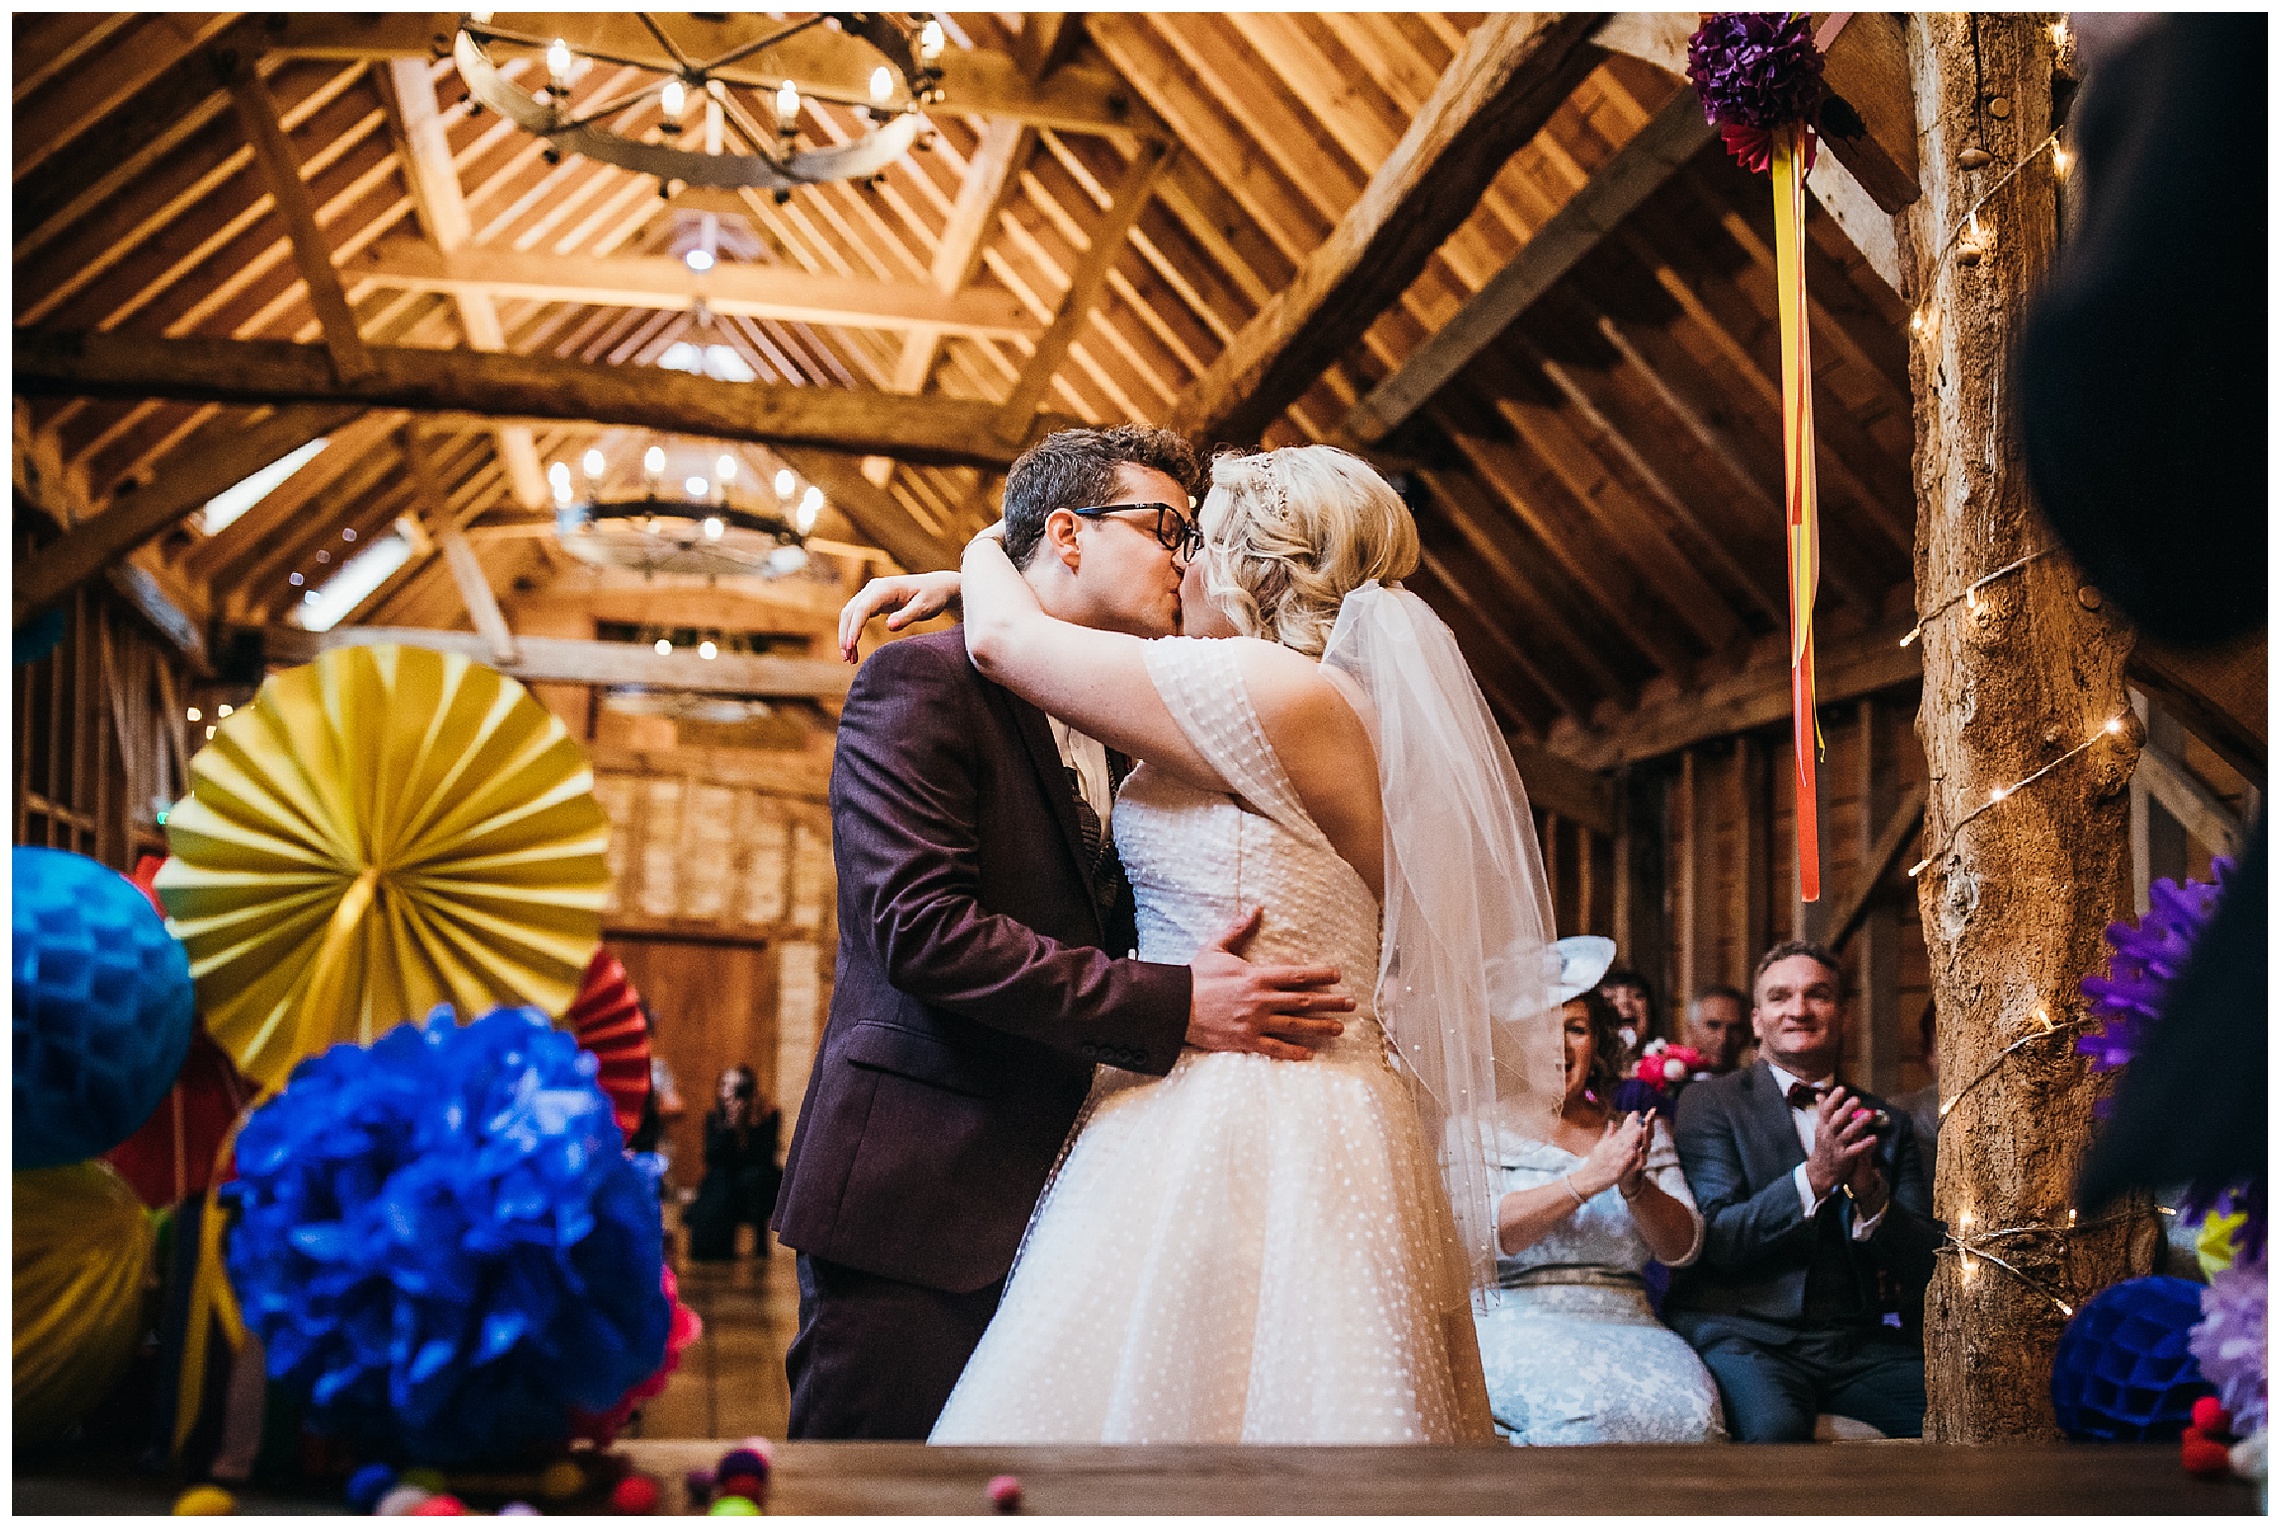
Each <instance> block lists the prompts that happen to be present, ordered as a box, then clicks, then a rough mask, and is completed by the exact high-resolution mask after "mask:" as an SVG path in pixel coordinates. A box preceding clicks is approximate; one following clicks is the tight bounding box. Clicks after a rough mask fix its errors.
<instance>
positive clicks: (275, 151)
mask: <svg viewBox="0 0 2280 1528" xmlns="http://www.w3.org/2000/svg"><path fill="white" fill-rule="evenodd" d="M228 84H229V89H230V98H231V101H232V102H233V103H234V104H235V105H236V107H237V113H238V121H239V122H240V123H241V124H242V125H243V126H244V128H245V134H246V140H247V142H249V143H250V144H251V145H252V147H253V157H254V158H255V159H256V160H258V161H259V162H260V164H261V169H262V173H263V174H264V175H265V176H266V177H267V178H268V181H269V191H270V195H271V197H272V198H273V199H274V201H275V203H276V207H277V214H278V216H279V217H281V218H283V219H284V220H285V232H286V236H287V237H288V238H289V239H290V240H291V241H292V245H293V259H294V262H295V263H296V264H297V265H298V266H299V267H300V271H301V279H302V281H303V282H304V283H306V284H307V286H308V289H309V306H310V307H311V308H314V309H315V310H316V314H317V323H318V324H319V325H320V326H321V327H322V329H323V331H324V340H325V350H326V352H327V353H328V354H329V355H330V356H331V357H332V368H333V374H334V375H335V376H337V377H338V378H340V379H341V380H342V381H343V382H348V381H353V380H355V379H357V378H360V377H364V376H368V375H370V374H371V371H372V352H371V350H370V348H369V347H367V346H366V345H365V343H364V336H363V335H362V334H361V333H359V332H358V330H357V326H356V312H355V310H354V309H352V308H350V307H349V305H348V294H347V293H346V292H345V291H344V290H342V288H341V284H340V273H339V272H337V271H335V270H334V269H333V263H332V246H331V245H330V244H328V243H326V242H325V235H324V229H323V228H322V227H321V226H320V225H319V223H318V222H317V204H316V202H315V201H314V200H313V199H311V197H310V195H309V183H308V182H307V181H306V180H304V179H302V177H301V161H300V159H299V158H298V157H297V156H296V155H295V154H294V153H293V146H292V145H291V144H290V143H288V142H286V141H285V129H284V127H283V126H282V125H281V124H280V123H279V122H278V118H277V102H276V101H275V100H274V99H272V98H271V96H270V94H269V87H268V86H267V85H265V84H263V83H262V80H261V76H260V74H259V73H258V72H257V71H256V70H255V69H254V68H253V67H252V65H250V64H248V63H245V62H243V61H242V60H241V61H240V62H239V64H238V66H237V67H236V68H235V69H234V70H232V71H231V73H230V75H229V79H228Z"/></svg>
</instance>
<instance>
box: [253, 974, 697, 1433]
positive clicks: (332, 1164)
mask: <svg viewBox="0 0 2280 1528" xmlns="http://www.w3.org/2000/svg"><path fill="white" fill-rule="evenodd" d="M595 1068H596V1063H595V1061H594V1058H593V1057H592V1056H590V1055H587V1054H585V1053H584V1052H582V1051H580V1050H579V1049H578V1045H577V1042H576V1040H574V1039H573V1038H572V1037H571V1036H569V1035H568V1034H563V1033H558V1032H556V1031H555V1030H553V1029H552V1028H550V1027H549V1026H548V1024H547V1021H546V1017H545V1015H544V1014H543V1013H542V1012H540V1011H539V1010H537V1009H532V1008H519V1009H498V1010H495V1011H493V1012H491V1013H489V1014H487V1015H485V1016H484V1017H483V1018H481V1019H478V1020H476V1021H475V1022H474V1023H472V1024H469V1025H467V1026H465V1027H464V1028H462V1027H461V1026H460V1025H459V1024H458V1023H457V1022H456V1020H455V1017H454V1015H453V1014H452V1012H451V1010H450V1009H449V1008H448V1007H439V1008H437V1009H436V1011H435V1012H433V1013H431V1014H430V1015H429V1016H428V1019H427V1022H426V1023H425V1025H424V1026H423V1025H412V1024H406V1025H402V1026H399V1027H397V1028H395V1029H393V1030H390V1031H388V1032H387V1033H385V1034H383V1035H382V1036H380V1038H379V1039H378V1040H377V1041H375V1042H374V1043H373V1044H372V1046H371V1047H370V1048H369V1049H359V1048H358V1047H356V1046H353V1045H336V1046H333V1047H332V1048H331V1049H329V1050H327V1051H325V1052H323V1053H322V1054H321V1055H318V1056H316V1057H313V1058H311V1059H309V1060H307V1061H304V1062H303V1063H302V1064H301V1065H300V1066H298V1067H297V1068H295V1070H294V1073H293V1077H292V1080H291V1082H290V1084H289V1085H288V1086H287V1087H286V1089H285V1091H284V1092H283V1093H282V1094H280V1095H279V1096H278V1097H277V1098H276V1099H274V1100H272V1101H271V1102H269V1103H268V1104H265V1105H263V1106H262V1107H261V1108H260V1109H258V1110H256V1111H255V1112H254V1114H253V1115H252V1117H251V1118H250V1119H249V1120H248V1121H247V1122H246V1125H245V1127H244V1129H243V1131H242V1132H241V1133H240V1134H239V1137H238V1142H237V1165H238V1173H239V1177H238V1180H237V1182H236V1183H235V1184H233V1185H231V1186H230V1187H229V1188H227V1189H226V1190H224V1192H225V1193H228V1194H229V1195H231V1196H232V1197H233V1199H234V1200H235V1202H236V1203H237V1205H238V1206H239V1208H240V1209H241V1211H242V1216H241V1219H240V1222H239V1224H238V1226H237V1228H236V1230H235V1232H234V1233H233V1234H232V1236H231V1238H230V1242H229V1253H228V1264H229V1274H230V1282H231V1284H232V1286H233V1287H234V1288H235V1289H236V1291H237V1294H238V1298H239V1300H240V1302H241V1304H242V1308H243V1311H244V1315H245V1320H246V1324H247V1325H248V1326H249V1327H251V1328H252V1330H253V1331H254V1332H255V1333H256V1334H257V1335H258V1336H260V1338H261V1339H262V1342H263V1344H264V1346H265V1349H266V1351H267V1354H268V1367H269V1374H270V1378H271V1379H272V1380H275V1381H277V1382H279V1383H280V1384H282V1385H283V1386H284V1387H285V1388H286V1389H287V1390H288V1391H289V1392H290V1393H292V1394H293V1395H295V1396H296V1397H297V1398H299V1399H300V1400H301V1401H302V1402H303V1403H305V1405H306V1406H307V1408H308V1418H309V1421H310V1423H311V1424H312V1426H313V1427H314V1428H315V1429H316V1430H317V1431H319V1432H324V1433H332V1434H337V1435H342V1436H344V1437H345V1438H347V1439H349V1440H351V1441H353V1442H355V1443H356V1444H358V1445H359V1446H360V1447H363V1448H366V1449H369V1450H373V1451H375V1452H378V1453H381V1454H384V1455H390V1456H396V1457H406V1456H408V1457H409V1458H411V1459H414V1460H417V1461H419V1462H423V1463H432V1464H458V1463H464V1462H469V1461H474V1460H490V1459H502V1458H505V1457H508V1456H511V1455H513V1454H515V1453H516V1452H517V1451H520V1450H523V1449H526V1448H530V1447H533V1446H544V1445H551V1444H557V1443H559V1442H561V1441H562V1440H563V1439H565V1438H567V1437H568V1436H569V1435H570V1431H571V1427H572V1423H573V1412H574V1411H579V1410H583V1411H592V1412H600V1411H606V1410H608V1409H609V1408H610V1407H612V1406H614V1405H616V1404H617V1402H618V1401H619V1399H620V1398H621V1397H623V1396H624V1395H625V1393H626V1391H627V1390H628V1389H629V1388H631V1387H632V1386H633V1385H635V1384H637V1383H638V1382H640V1381H641V1380H643V1379H645V1378H647V1377H648V1376H650V1375H652V1374H654V1373H655V1372H656V1370H657V1367H658V1365H659V1364H660V1363H661V1362H662V1361H663V1360H664V1357H665V1354H666V1338H667V1334H668V1330H669V1328H670V1326H671V1324H672V1306H671V1302H670V1301H668V1300H667V1299H666V1298H665V1297H664V1295H663V1294H662V1293H661V1285H662V1280H661V1271H662V1269H663V1266H664V1247H663V1232H662V1226H661V1224H660V1220H659V1216H658V1212H657V1196H656V1191H655V1189H654V1188H653V1186H652V1185H651V1183H650V1182H649V1181H648V1179H647V1178H646V1177H645V1176H644V1175H643V1174H642V1172H641V1171H640V1169H639V1168H637V1167H636V1166H635V1165H634V1164H633V1163H632V1162H630V1161H629V1160H627V1158H626V1155H625V1153H624V1150H623V1148H622V1143H621V1142H620V1140H619V1136H618V1131H617V1127H616V1123H615V1121H614V1120H613V1119H612V1118H611V1113H610V1104H609V1100H608V1099H607V1098H605V1097H604V1096H603V1095H602V1092H601V1090H600V1089H599V1088H598V1087H596V1086H595V1084H594V1080H593V1079H594V1072H595Z"/></svg>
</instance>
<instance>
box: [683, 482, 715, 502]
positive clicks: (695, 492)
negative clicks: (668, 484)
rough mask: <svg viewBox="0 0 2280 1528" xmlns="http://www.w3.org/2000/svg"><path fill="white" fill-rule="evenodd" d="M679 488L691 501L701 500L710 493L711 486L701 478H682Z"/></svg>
mask: <svg viewBox="0 0 2280 1528" xmlns="http://www.w3.org/2000/svg"><path fill="white" fill-rule="evenodd" d="M681 487H682V489H683V490H684V491H686V492H687V494H688V495H689V497H690V498H692V499H701V498H703V497H704V496H705V495H706V494H708V493H711V492H712V484H710V483H708V482H706V481H705V480H704V479H703V478H701V477H691V478H683V479H682V480H681Z"/></svg>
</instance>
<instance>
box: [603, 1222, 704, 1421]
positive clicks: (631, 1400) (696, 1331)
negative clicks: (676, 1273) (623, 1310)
mask: <svg viewBox="0 0 2280 1528" xmlns="http://www.w3.org/2000/svg"><path fill="white" fill-rule="evenodd" d="M661 1284H662V1287H663V1288H664V1291H665V1299H666V1301H667V1302H668V1303H669V1304H670V1305H671V1306H672V1307H673V1325H672V1327H671V1329H670V1330H668V1331H667V1332H666V1334H665V1361H664V1362H663V1363H661V1364H659V1365H658V1366H657V1372H656V1373H655V1374H652V1375H650V1376H649V1378H647V1379H645V1380H643V1381H642V1382H641V1383H640V1384H638V1385H635V1386H634V1387H633V1388H632V1389H631V1390H628V1391H627V1392H626V1393H625V1394H624V1395H622V1396H620V1397H618V1403H617V1404H616V1405H615V1406H612V1407H611V1408H610V1409H609V1410H608V1411H605V1412H602V1413H601V1414H600V1415H598V1416H590V1415H581V1416H579V1417H578V1418H577V1419H576V1422H575V1423H574V1430H575V1432H576V1435H577V1436H578V1437H581V1438H591V1439H593V1440H594V1441H595V1442H596V1443H599V1444H600V1445H602V1447H604V1448H608V1447H609V1446H610V1444H612V1443H614V1442H615V1441H617V1435H618V1433H619V1432H620V1431H622V1430H623V1429H624V1427H625V1424H626V1423H628V1422H630V1421H632V1420H633V1414H634V1413H635V1412H636V1411H638V1410H640V1409H641V1403H642V1402H643V1401H647V1400H654V1399H655V1398H656V1397H658V1396H660V1395H663V1394H664V1393H665V1382H666V1381H667V1380H669V1379H671V1378H672V1377H673V1375H674V1372H675V1371H676V1370H678V1369H679V1368H680V1367H681V1354H682V1352H683V1351H684V1350H685V1349H687V1348H688V1346H689V1345H690V1344H691V1343H693V1342H695V1341H696V1340H697V1339H698V1338H699V1337H702V1336H703V1335H704V1332H705V1324H704V1321H703V1320H702V1319H701V1318H700V1317H699V1316H698V1315H697V1313H696V1312H695V1311H693V1310H691V1309H689V1307H687V1306H686V1305H683V1304H682V1303H681V1287H680V1283H679V1281H678V1280H676V1279H675V1278H674V1277H673V1270H672V1269H671V1268H670V1267H668V1268H666V1269H665V1271H664V1277H663V1279H662V1280H661Z"/></svg>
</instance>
